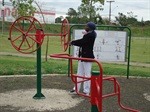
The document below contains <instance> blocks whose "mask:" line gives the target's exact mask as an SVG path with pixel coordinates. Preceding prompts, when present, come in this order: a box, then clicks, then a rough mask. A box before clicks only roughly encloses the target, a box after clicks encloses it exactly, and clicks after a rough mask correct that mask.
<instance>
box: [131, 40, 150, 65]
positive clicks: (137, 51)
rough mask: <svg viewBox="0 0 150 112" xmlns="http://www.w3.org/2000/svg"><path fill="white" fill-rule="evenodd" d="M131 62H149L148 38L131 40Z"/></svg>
mask: <svg viewBox="0 0 150 112" xmlns="http://www.w3.org/2000/svg"><path fill="white" fill-rule="evenodd" d="M131 62H142V63H149V64H150V39H146V40H144V39H143V40H132V42H131Z"/></svg>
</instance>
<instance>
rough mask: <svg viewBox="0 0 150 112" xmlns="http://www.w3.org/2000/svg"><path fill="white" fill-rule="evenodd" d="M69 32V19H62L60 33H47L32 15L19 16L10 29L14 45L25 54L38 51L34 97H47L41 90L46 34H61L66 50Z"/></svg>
mask: <svg viewBox="0 0 150 112" xmlns="http://www.w3.org/2000/svg"><path fill="white" fill-rule="evenodd" d="M69 32H70V26H69V22H68V20H67V19H64V20H63V21H62V26H61V29H60V34H45V33H44V30H43V27H42V25H41V24H40V22H39V21H38V20H37V19H36V18H34V17H32V16H22V17H19V18H18V19H16V20H15V21H14V22H13V23H12V25H11V27H10V31H9V36H10V37H9V40H10V42H11V44H12V46H13V47H14V48H15V49H16V50H17V51H19V52H21V53H24V54H29V53H32V52H35V51H37V58H36V59H37V93H36V94H35V95H34V96H33V98H34V99H42V98H45V96H44V95H43V94H42V92H41V46H42V43H43V41H44V36H60V41H61V44H62V48H63V51H66V50H67V48H68V41H70V37H69V36H70V35H69Z"/></svg>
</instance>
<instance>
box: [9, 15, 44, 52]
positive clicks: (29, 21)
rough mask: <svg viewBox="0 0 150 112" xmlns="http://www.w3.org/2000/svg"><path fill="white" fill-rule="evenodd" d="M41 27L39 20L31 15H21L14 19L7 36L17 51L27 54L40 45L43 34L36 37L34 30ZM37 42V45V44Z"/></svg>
mask: <svg viewBox="0 0 150 112" xmlns="http://www.w3.org/2000/svg"><path fill="white" fill-rule="evenodd" d="M37 29H42V25H41V24H40V22H39V21H38V20H37V19H35V18H34V17H32V16H22V17H20V18H18V19H16V20H15V21H14V22H13V24H12V25H11V27H10V31H9V36H10V38H9V39H10V41H11V44H12V46H13V47H14V48H15V49H16V50H17V51H19V52H21V53H25V54H29V53H32V52H34V51H36V50H37V49H38V48H39V47H41V45H42V43H43V40H44V32H43V31H42V30H41V33H42V35H43V36H41V38H40V39H39V38H38V39H37V36H36V31H37ZM36 43H38V46H37V44H36Z"/></svg>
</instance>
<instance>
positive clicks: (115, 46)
mask: <svg viewBox="0 0 150 112" xmlns="http://www.w3.org/2000/svg"><path fill="white" fill-rule="evenodd" d="M95 31H96V33H97V37H96V40H95V44H94V49H93V50H94V55H95V59H98V60H100V61H126V48H127V32H126V31H106V30H95ZM85 33H86V32H85V30H76V29H75V30H74V31H73V40H76V39H80V38H82V37H83V35H84V34H85ZM78 52H79V47H77V46H73V54H72V55H73V56H74V57H78Z"/></svg>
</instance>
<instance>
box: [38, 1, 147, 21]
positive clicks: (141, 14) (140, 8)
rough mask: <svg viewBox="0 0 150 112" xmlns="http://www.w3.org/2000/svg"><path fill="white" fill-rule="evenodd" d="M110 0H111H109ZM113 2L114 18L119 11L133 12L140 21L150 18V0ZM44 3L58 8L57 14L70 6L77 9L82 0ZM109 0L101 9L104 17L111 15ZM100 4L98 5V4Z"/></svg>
mask: <svg viewBox="0 0 150 112" xmlns="http://www.w3.org/2000/svg"><path fill="white" fill-rule="evenodd" d="M37 1H38V0H37ZM105 1H106V0H105ZM108 1H110V0H108ZM114 1H115V2H112V4H111V9H112V13H111V15H112V17H111V18H112V19H113V18H114V17H115V16H118V12H121V13H123V14H124V15H127V12H131V11H132V12H133V16H135V17H136V18H137V19H138V20H139V21H141V20H142V18H143V20H144V21H146V20H150V0H128V1H127V0H114ZM40 2H43V3H44V4H48V5H49V6H50V7H53V8H55V9H56V13H57V14H66V13H67V12H68V9H69V8H74V9H75V10H76V11H77V8H78V6H80V4H81V0H40ZM109 5H110V4H109V2H105V4H104V6H103V8H104V10H103V11H99V13H100V15H101V16H102V17H108V16H109ZM97 6H98V5H97Z"/></svg>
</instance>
